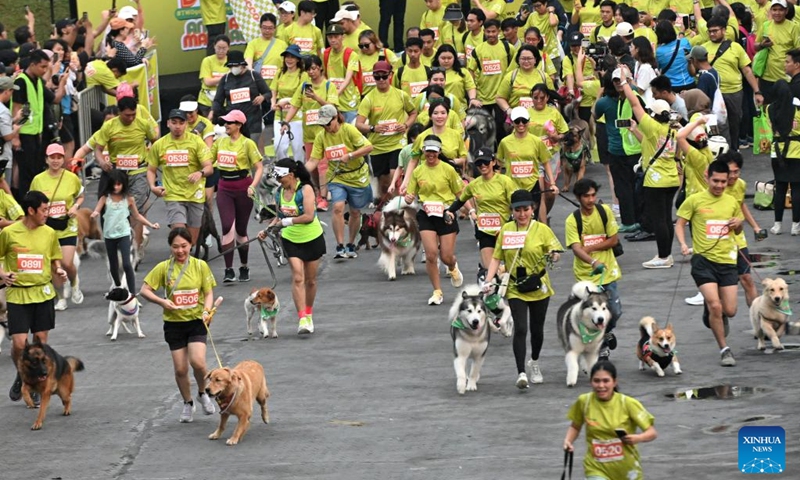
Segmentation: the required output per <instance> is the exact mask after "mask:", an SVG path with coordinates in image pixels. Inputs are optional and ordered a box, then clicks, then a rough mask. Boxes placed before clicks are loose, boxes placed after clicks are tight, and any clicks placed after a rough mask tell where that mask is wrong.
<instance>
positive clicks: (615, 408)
mask: <svg viewBox="0 0 800 480" xmlns="http://www.w3.org/2000/svg"><path fill="white" fill-rule="evenodd" d="M567 418H568V419H569V420H570V421H571V422H572V424H573V425H576V426H582V425H586V433H585V435H586V455H585V456H584V457H583V469H584V472H585V474H586V476H587V477H591V476H599V477H602V478H619V479H623V478H629V479H634V480H641V479H642V478H643V476H642V466H641V464H640V462H639V450H638V449H637V448H636V445H626V444H624V443H622V440H621V439H620V438H619V437H618V436H617V434H616V432H615V431H614V430H615V429H623V430H625V431H626V432H628V433H629V434H633V433H636V429H637V428H638V429H639V430H642V431H644V430H647V429H648V428H650V427H651V426H653V423H654V422H655V418H654V417H653V415H652V414H651V413H650V412H648V411H647V410H645V408H644V406H642V404H641V403H640V402H639V401H638V400H636V399H635V398H633V397H629V396H627V395H623V394H621V393H614V395H613V396H612V397H611V399H610V400H608V401H606V402H604V401H602V400H600V399H598V398H597V396H596V395H595V393H594V392H589V393H584V394H582V395H580V396H579V397H578V400H577V401H575V403H573V404H572V406H571V407H570V409H569V412H567Z"/></svg>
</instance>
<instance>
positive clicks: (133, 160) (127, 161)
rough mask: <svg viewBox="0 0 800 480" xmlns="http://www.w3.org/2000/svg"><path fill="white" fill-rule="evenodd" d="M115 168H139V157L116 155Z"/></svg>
mask: <svg viewBox="0 0 800 480" xmlns="http://www.w3.org/2000/svg"><path fill="white" fill-rule="evenodd" d="M117 168H119V169H120V170H135V169H137V168H139V155H117Z"/></svg>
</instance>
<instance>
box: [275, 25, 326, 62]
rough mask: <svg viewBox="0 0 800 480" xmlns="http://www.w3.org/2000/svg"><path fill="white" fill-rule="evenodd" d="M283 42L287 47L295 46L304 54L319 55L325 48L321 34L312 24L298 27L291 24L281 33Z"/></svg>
mask: <svg viewBox="0 0 800 480" xmlns="http://www.w3.org/2000/svg"><path fill="white" fill-rule="evenodd" d="M283 35H284V41H285V42H286V43H287V44H289V45H297V46H298V47H300V51H301V52H303V53H304V54H314V55H320V52H321V51H322V49H323V48H325V41H324V40H323V39H322V32H321V31H320V29H319V28H317V27H316V25H314V24H313V23H309V24H306V25H300V24H299V23H297V22H293V23H292V24H291V25H289V26H288V27H286V29H284V31H283Z"/></svg>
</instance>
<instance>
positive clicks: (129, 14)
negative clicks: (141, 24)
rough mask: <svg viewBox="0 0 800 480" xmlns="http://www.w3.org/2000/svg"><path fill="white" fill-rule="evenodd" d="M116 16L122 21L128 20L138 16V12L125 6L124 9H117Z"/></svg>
mask: <svg viewBox="0 0 800 480" xmlns="http://www.w3.org/2000/svg"><path fill="white" fill-rule="evenodd" d="M117 16H118V17H119V18H121V19H123V20H129V19H131V18H133V17H138V16H139V10H136V9H135V8H133V7H131V6H130V5H125V6H124V7H122V8H120V9H119V13H118V14H117Z"/></svg>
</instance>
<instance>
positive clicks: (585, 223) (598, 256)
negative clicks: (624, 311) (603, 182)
mask: <svg viewBox="0 0 800 480" xmlns="http://www.w3.org/2000/svg"><path fill="white" fill-rule="evenodd" d="M598 208H604V209H605V211H606V218H607V219H608V223H606V224H605V225H603V219H602V218H601V217H600V213H598V212H597V209H598ZM581 224H582V225H581V226H582V230H583V234H582V235H581V236H580V237H578V224H577V222H576V221H575V215H573V214H570V215H567V220H566V222H565V224H564V237H565V240H566V245H567V246H568V247H570V248H571V247H572V245H574V244H576V243H580V244H581V245H583V246H585V247H588V246H591V245H597V244H598V243H601V242H604V241H605V240H606V239H608V238H610V237H613V236H614V235H616V234H617V233H618V232H619V226H618V225H617V221H616V220H615V219H614V214H613V213H612V212H611V209H610V208H609V207H608V205H595V208H594V210H592V213H591V215H589V216H588V217H587V216H586V215H584V214H583V211H581ZM589 256H591V257H592V258H593V259H595V260H597V261H598V262H601V263H603V264H604V265H605V266H606V270H605V272H604V273H599V274H597V275H592V270H593V268H592V265H591V264H589V263H586V262H584V261H583V260H581V259H580V258H578V256H577V255H575V256H574V258H573V260H572V273H573V274H574V275H575V281H578V282H580V281H581V280H589V281H591V282H592V283H595V284H599V282H600V279H601V278H602V280H603V284H604V285H607V284H609V283H611V282H616V281H617V280H619V279H620V278H622V271H621V270H620V268H619V264H618V263H617V257H615V256H614V252H613V250H612V249H610V248H609V249H608V250H600V251H594V252H592V253H590V254H589Z"/></svg>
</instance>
